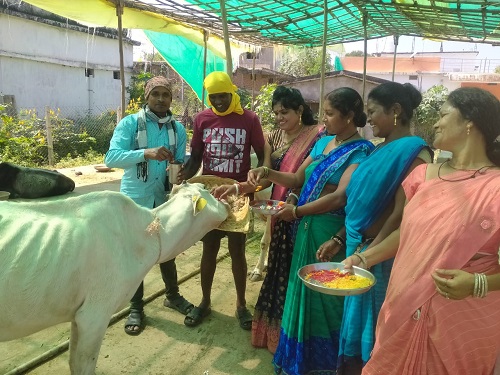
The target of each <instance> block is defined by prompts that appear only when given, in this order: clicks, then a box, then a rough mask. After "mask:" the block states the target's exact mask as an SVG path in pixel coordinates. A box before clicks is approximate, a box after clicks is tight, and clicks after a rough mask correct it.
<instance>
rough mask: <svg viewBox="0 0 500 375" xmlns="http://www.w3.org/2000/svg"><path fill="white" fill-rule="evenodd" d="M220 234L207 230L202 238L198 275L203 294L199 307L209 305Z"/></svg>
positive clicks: (203, 307)
mask: <svg viewBox="0 0 500 375" xmlns="http://www.w3.org/2000/svg"><path fill="white" fill-rule="evenodd" d="M220 240H221V235H220V232H219V231H217V230H214V231H211V232H209V233H208V234H207V235H206V236H205V237H204V238H203V254H202V256H201V265H200V275H201V291H202V294H203V297H202V300H201V303H200V305H199V307H200V308H202V309H205V308H207V307H209V306H210V302H211V293H212V284H213V281H214V275H215V269H216V268H217V254H218V253H219V249H220Z"/></svg>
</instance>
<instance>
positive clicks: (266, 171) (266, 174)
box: [262, 167, 269, 178]
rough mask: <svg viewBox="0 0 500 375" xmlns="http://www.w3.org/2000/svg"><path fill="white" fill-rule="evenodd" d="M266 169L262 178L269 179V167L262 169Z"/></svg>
mask: <svg viewBox="0 0 500 375" xmlns="http://www.w3.org/2000/svg"><path fill="white" fill-rule="evenodd" d="M262 168H263V169H264V173H263V174H262V178H267V176H269V168H268V167H262Z"/></svg>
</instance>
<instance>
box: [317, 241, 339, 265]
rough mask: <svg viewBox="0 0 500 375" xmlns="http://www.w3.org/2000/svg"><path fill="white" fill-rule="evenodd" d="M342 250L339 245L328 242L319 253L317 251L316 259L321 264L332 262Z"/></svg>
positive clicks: (321, 247)
mask: <svg viewBox="0 0 500 375" xmlns="http://www.w3.org/2000/svg"><path fill="white" fill-rule="evenodd" d="M340 250H342V246H340V244H339V243H337V242H335V241H333V240H328V241H326V242H325V243H324V244H322V245H321V246H320V247H319V249H318V251H316V259H318V260H319V261H320V262H331V261H332V258H333V257H334V256H335V255H337V253H338V252H339V251H340Z"/></svg>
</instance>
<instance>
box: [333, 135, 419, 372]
mask: <svg viewBox="0 0 500 375" xmlns="http://www.w3.org/2000/svg"><path fill="white" fill-rule="evenodd" d="M424 147H426V143H425V141H424V140H423V139H421V138H420V137H414V136H408V137H403V138H400V139H397V140H394V141H392V142H390V143H388V144H386V145H385V146H383V147H381V148H378V149H376V150H375V151H374V152H372V153H371V154H370V156H369V157H368V158H366V159H365V161H364V162H363V163H362V164H361V165H360V166H359V167H358V168H357V169H356V170H355V171H354V173H353V174H352V177H351V181H350V183H349V186H348V187H347V191H346V193H347V205H346V209H345V210H346V215H347V216H346V232H347V236H346V256H350V255H352V254H353V253H354V252H355V251H360V252H362V251H364V250H365V249H366V247H367V246H368V244H364V242H365V241H366V240H367V239H366V238H364V237H363V233H364V231H365V230H366V229H368V228H369V227H370V226H371V225H372V224H373V223H374V222H375V221H376V220H377V218H378V217H379V216H380V215H381V214H382V212H383V211H384V210H385V208H386V207H387V205H388V204H390V202H391V201H392V200H393V198H394V195H395V194H396V191H397V189H398V187H399V186H400V185H401V182H402V180H403V178H404V176H405V174H406V173H407V171H408V169H409V168H410V166H411V164H412V163H413V161H414V160H415V158H416V157H417V155H418V154H419V153H420V151H421V150H422V149H423V148H424ZM363 244H364V245H363ZM392 262H393V261H392V260H387V261H385V262H382V263H380V264H377V265H375V266H374V267H372V268H371V269H370V271H371V272H372V273H373V274H374V275H375V277H376V279H377V283H376V284H375V286H374V287H373V288H372V289H370V290H369V291H368V292H366V293H364V294H361V295H356V296H348V297H346V298H345V301H344V316H343V319H342V327H341V332H340V342H339V363H338V367H339V369H342V368H343V366H344V363H345V362H348V361H350V360H351V359H360V360H361V361H362V362H363V363H366V362H367V361H368V359H369V358H370V354H371V351H372V349H373V345H374V341H375V324H376V322H377V317H378V313H379V311H380V308H381V307H382V303H383V301H384V298H385V293H386V290H387V285H388V281H389V276H390V272H391V269H392Z"/></svg>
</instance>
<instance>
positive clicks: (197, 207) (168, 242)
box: [153, 182, 230, 263]
mask: <svg viewBox="0 0 500 375" xmlns="http://www.w3.org/2000/svg"><path fill="white" fill-rule="evenodd" d="M229 210H230V207H229V205H228V204H227V203H225V202H221V201H219V200H217V199H215V198H214V197H213V196H212V195H211V194H210V192H209V191H208V190H206V189H205V188H204V185H203V184H199V183H195V184H190V183H189V182H183V183H182V184H180V185H175V186H174V188H173V189H172V192H171V193H170V198H169V200H168V201H167V202H166V203H164V204H162V205H161V206H159V207H157V208H155V209H153V213H154V214H155V215H156V217H158V218H159V222H160V225H161V228H159V234H160V243H161V247H162V249H161V255H160V259H159V262H160V263H162V262H165V261H167V260H169V259H172V258H174V257H176V256H177V255H179V254H180V253H181V252H183V251H184V250H187V249H188V248H190V247H191V246H193V245H194V244H195V243H196V242H197V241H199V240H201V239H202V238H203V236H205V234H207V233H208V232H209V231H211V230H213V229H216V228H217V227H218V226H219V225H220V224H221V223H222V222H223V221H224V220H226V218H227V216H228V214H229Z"/></svg>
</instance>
